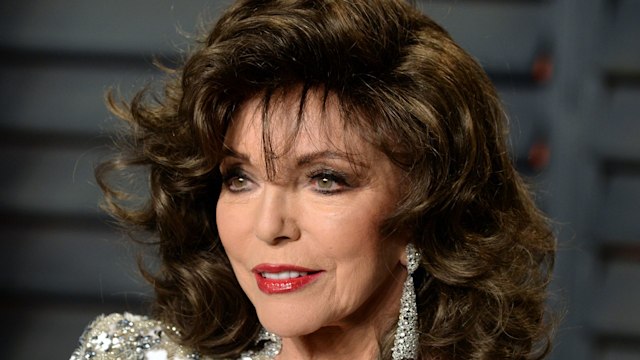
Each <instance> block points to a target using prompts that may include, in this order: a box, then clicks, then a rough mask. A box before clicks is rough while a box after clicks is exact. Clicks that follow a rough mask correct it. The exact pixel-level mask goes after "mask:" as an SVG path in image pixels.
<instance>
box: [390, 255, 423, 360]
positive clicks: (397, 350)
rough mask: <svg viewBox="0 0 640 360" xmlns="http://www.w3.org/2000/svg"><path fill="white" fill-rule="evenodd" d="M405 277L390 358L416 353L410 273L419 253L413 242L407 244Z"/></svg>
mask: <svg viewBox="0 0 640 360" xmlns="http://www.w3.org/2000/svg"><path fill="white" fill-rule="evenodd" d="M406 252H407V272H408V274H407V279H406V280H405V281H404V287H403V288H402V297H401V298H400V316H399V317H398V326H397V328H396V335H395V339H394V340H393V349H392V350H391V351H392V355H391V358H392V359H393V360H406V359H411V360H415V359H416V357H417V354H418V306H417V304H416V291H415V289H414V286H413V276H412V274H413V273H414V271H416V269H418V266H419V264H420V253H418V251H417V250H416V247H415V246H414V245H413V244H411V243H410V244H407V249H406Z"/></svg>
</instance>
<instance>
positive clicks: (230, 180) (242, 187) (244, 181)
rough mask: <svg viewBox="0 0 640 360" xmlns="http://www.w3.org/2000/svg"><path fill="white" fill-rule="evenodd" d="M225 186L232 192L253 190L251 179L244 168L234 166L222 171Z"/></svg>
mask: <svg viewBox="0 0 640 360" xmlns="http://www.w3.org/2000/svg"><path fill="white" fill-rule="evenodd" d="M222 180H223V184H224V186H225V187H226V188H227V189H228V190H229V191H231V192H242V191H248V190H251V180H250V179H249V178H248V177H247V175H245V173H244V172H243V171H242V169H238V168H234V169H230V170H228V172H223V173H222Z"/></svg>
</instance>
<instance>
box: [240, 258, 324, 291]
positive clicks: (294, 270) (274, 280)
mask: <svg viewBox="0 0 640 360" xmlns="http://www.w3.org/2000/svg"><path fill="white" fill-rule="evenodd" d="M252 271H253V274H254V275H255V277H256V283H257V284H258V288H259V289H260V291H262V292H264V293H266V294H282V293H288V292H292V291H296V290H298V289H301V288H302V287H304V286H306V285H309V284H311V283H312V282H314V281H315V280H316V279H317V278H318V277H319V276H320V274H321V273H322V271H318V270H313V269H308V268H304V267H300V266H295V265H278V264H260V265H257V266H256V267H254V268H253V269H252Z"/></svg>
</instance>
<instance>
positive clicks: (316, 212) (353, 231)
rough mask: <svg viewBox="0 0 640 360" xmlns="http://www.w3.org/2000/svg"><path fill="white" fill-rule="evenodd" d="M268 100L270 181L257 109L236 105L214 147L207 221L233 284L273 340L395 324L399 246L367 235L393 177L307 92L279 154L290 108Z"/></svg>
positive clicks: (394, 195) (252, 103)
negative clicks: (213, 206) (218, 187)
mask: <svg viewBox="0 0 640 360" xmlns="http://www.w3.org/2000/svg"><path fill="white" fill-rule="evenodd" d="M280 100H281V101H275V102H274V103H276V104H277V105H276V106H275V107H272V113H271V115H270V119H271V120H270V121H271V125H270V129H271V138H272V143H273V147H274V149H275V150H276V154H274V155H276V158H275V160H274V162H273V165H274V170H275V176H273V177H272V178H271V177H269V176H268V175H267V172H266V170H265V159H264V153H263V144H262V117H261V114H262V112H261V109H262V107H261V102H260V101H259V100H257V99H253V100H249V101H247V102H246V103H245V104H244V105H243V106H242V107H241V108H240V110H239V111H238V113H237V116H236V117H235V119H234V124H233V126H232V127H231V129H230V130H229V132H228V134H227V136H226V139H225V144H226V146H227V147H228V149H229V154H228V156H226V157H225V158H224V160H223V161H222V163H221V165H220V169H221V172H222V174H223V177H224V184H223V187H222V191H221V194H220V198H219V199H218V204H217V211H216V214H217V218H216V221H217V226H218V231H219V234H220V238H221V240H222V244H223V245H224V248H225V250H226V253H227V255H228V257H229V260H230V261H231V265H232V266H233V270H234V272H235V274H236V277H237V279H238V281H239V283H240V285H241V286H242V289H243V290H244V292H245V293H246V294H247V296H248V297H249V299H250V300H251V302H252V303H253V305H254V306H255V308H256V311H257V314H258V317H259V318H260V322H261V323H262V324H263V325H264V326H265V327H266V328H267V329H268V330H270V331H273V332H275V333H277V334H279V335H280V336H283V337H292V336H302V335H307V334H311V333H314V332H315V331H317V330H320V329H322V328H327V329H328V327H333V326H337V327H344V328H348V327H358V326H360V327H361V326H369V327H371V326H373V327H375V326H384V327H385V328H386V327H388V326H389V325H391V324H392V323H393V321H394V320H395V319H397V313H398V309H399V304H400V294H401V288H402V283H403V281H404V279H405V277H406V271H405V270H404V267H403V265H402V264H401V260H402V261H404V260H403V257H404V246H405V244H406V242H407V239H402V238H386V239H385V238H383V237H382V236H381V234H380V231H379V229H380V225H381V222H382V221H383V220H384V219H385V217H386V216H388V215H389V213H390V212H391V211H392V210H393V209H394V207H395V205H396V203H397V201H398V199H399V196H400V188H401V187H402V176H401V174H400V171H399V170H398V169H397V168H396V167H394V166H393V165H392V163H391V162H390V161H389V160H388V159H387V158H386V156H384V155H383V154H382V153H380V152H378V151H377V150H375V149H374V148H373V147H372V146H370V145H369V144H367V143H365V142H364V141H362V140H361V139H360V138H359V137H357V136H354V135H353V134H349V133H347V132H345V130H344V129H343V126H342V123H341V121H340V119H339V115H338V110H337V107H336V105H335V101H333V100H332V99H331V98H330V99H329V101H328V103H327V107H326V109H325V112H324V113H323V112H322V111H321V109H322V105H321V103H320V100H319V99H318V96H317V94H315V93H311V95H310V96H309V98H308V101H307V104H306V109H305V114H304V125H303V127H302V129H301V130H300V131H299V133H298V136H297V137H296V138H295V141H294V142H293V143H292V144H291V143H287V145H285V143H286V142H287V141H290V139H291V136H290V135H291V133H290V131H289V129H291V128H292V125H293V124H294V123H295V117H296V114H297V112H298V99H297V97H285V98H284V99H280ZM321 121H323V122H324V124H322V125H321ZM327 122H328V123H327ZM346 144H348V146H347V145H346ZM285 149H286V151H285ZM279 150H280V151H279ZM347 153H348V155H347ZM381 317H382V318H383V319H381ZM381 320H384V321H381Z"/></svg>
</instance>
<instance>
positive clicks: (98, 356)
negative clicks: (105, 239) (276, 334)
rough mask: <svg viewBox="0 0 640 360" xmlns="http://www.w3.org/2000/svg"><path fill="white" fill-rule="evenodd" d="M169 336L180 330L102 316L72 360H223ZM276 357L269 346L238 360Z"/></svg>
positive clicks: (140, 320)
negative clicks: (182, 343) (200, 351)
mask: <svg viewBox="0 0 640 360" xmlns="http://www.w3.org/2000/svg"><path fill="white" fill-rule="evenodd" d="M169 333H174V334H178V330H177V329H176V328H175V327H172V326H168V325H166V324H163V323H162V322H160V321H157V320H152V319H149V318H147V317H145V316H139V315H133V314H129V313H124V314H111V315H108V316H99V317H98V318H97V319H96V320H95V321H93V323H91V325H89V326H88V327H87V329H86V330H85V331H84V333H83V334H82V336H81V337H80V346H79V347H78V348H77V349H76V350H75V351H74V352H73V354H72V355H71V358H70V359H69V360H222V359H213V358H211V357H208V356H203V355H200V354H199V353H198V352H196V351H194V350H192V349H189V348H186V347H184V346H182V345H179V344H177V343H176V342H174V341H173V340H172V339H171V337H170V336H168V334H169ZM278 350H279V349H278ZM275 354H277V352H276V353H275ZM275 354H274V353H273V351H271V350H270V349H268V346H266V347H265V349H263V350H262V351H259V352H246V353H243V354H242V356H241V357H240V358H239V359H238V360H268V359H273V358H274V357H275Z"/></svg>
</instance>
